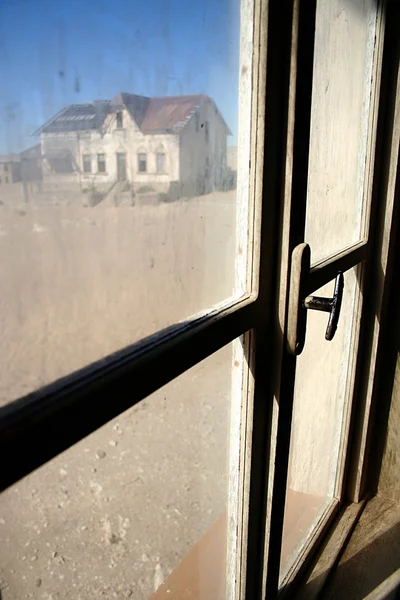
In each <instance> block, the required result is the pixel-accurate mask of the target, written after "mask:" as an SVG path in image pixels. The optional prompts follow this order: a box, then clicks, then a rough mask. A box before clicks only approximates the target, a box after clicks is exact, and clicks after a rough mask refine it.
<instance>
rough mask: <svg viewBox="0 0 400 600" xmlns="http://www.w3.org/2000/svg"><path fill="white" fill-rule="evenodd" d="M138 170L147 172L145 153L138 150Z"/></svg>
mask: <svg viewBox="0 0 400 600" xmlns="http://www.w3.org/2000/svg"><path fill="white" fill-rule="evenodd" d="M138 171H139V173H147V154H146V153H145V152H139V154H138Z"/></svg>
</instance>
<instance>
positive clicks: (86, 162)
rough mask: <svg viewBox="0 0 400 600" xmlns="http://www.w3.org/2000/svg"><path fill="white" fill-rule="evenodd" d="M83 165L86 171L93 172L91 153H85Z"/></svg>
mask: <svg viewBox="0 0 400 600" xmlns="http://www.w3.org/2000/svg"><path fill="white" fill-rule="evenodd" d="M82 166H83V172H84V173H91V172H92V157H91V155H90V154H88V153H85V154H83V155H82Z"/></svg>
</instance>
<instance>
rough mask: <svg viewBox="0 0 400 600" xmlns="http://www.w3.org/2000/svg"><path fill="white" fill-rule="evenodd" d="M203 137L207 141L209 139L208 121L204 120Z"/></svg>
mask: <svg viewBox="0 0 400 600" xmlns="http://www.w3.org/2000/svg"><path fill="white" fill-rule="evenodd" d="M204 137H205V140H206V142H208V140H209V139H210V129H209V125H208V121H206V122H205V123H204Z"/></svg>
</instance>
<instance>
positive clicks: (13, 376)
mask: <svg viewBox="0 0 400 600" xmlns="http://www.w3.org/2000/svg"><path fill="white" fill-rule="evenodd" d="M14 192H15V193H13V194H9V195H8V196H7V194H5V193H4V192H3V190H1V192H0V194H1V195H0V201H1V204H0V256H1V260H0V285H1V289H0V331H1V338H0V355H1V362H0V405H1V404H2V405H4V404H6V403H9V402H11V401H13V400H14V399H16V398H18V397H20V396H22V395H25V394H27V393H29V392H31V391H32V390H34V389H38V388H40V387H41V386H43V385H45V384H47V383H50V382H52V381H55V380H56V379H58V378H60V377H62V376H64V375H66V374H68V373H71V372H73V371H76V370H78V369H80V368H82V367H84V366H86V365H88V364H90V363H92V362H93V361H96V360H98V359H101V358H103V357H105V356H107V355H109V354H110V353H112V352H114V351H116V350H119V349H121V348H123V347H125V346H127V345H129V344H132V343H134V342H135V341H137V340H139V339H141V338H142V337H144V336H146V335H148V334H151V333H153V332H155V331H157V330H159V329H160V328H163V327H166V326H168V325H171V324H174V323H176V322H178V321H181V320H183V319H186V318H188V317H190V316H191V315H194V314H196V313H197V312H199V311H201V310H204V309H207V308H211V307H212V306H213V305H215V304H216V303H218V302H221V301H222V300H224V299H226V298H229V296H230V295H231V294H232V289H233V277H234V235H235V192H219V193H214V194H209V195H207V196H203V197H199V198H193V199H190V200H182V201H179V202H174V203H162V204H158V205H141V206H138V205H137V206H128V205H120V206H118V207H115V206H107V205H102V204H99V205H97V206H94V207H85V206H82V203H81V202H80V201H76V202H74V200H73V199H72V200H71V199H69V200H65V199H60V198H57V197H56V198H54V197H46V198H45V197H32V198H30V201H29V202H28V203H25V202H23V200H22V198H21V197H20V196H19V195H18V193H17V191H15V190H14ZM230 373H231V348H230V347H227V348H224V349H222V350H221V351H220V352H218V353H217V354H215V355H213V356H212V357H210V358H209V359H207V360H206V361H204V362H203V363H201V364H199V365H197V366H196V367H194V368H193V369H191V370H190V371H188V372H187V373H185V374H184V375H182V376H181V377H180V378H178V379H176V380H175V381H173V382H171V383H170V384H169V385H167V386H165V388H163V389H161V390H159V391H158V392H156V393H155V394H153V395H152V396H151V397H149V398H147V399H145V400H144V401H142V402H141V403H140V404H139V405H138V406H136V407H135V408H133V409H131V410H129V411H127V412H126V413H124V414H123V415H120V417H119V418H118V419H116V420H115V421H113V422H112V423H109V424H108V425H106V426H105V427H103V428H101V429H100V430H98V431H97V432H95V433H94V434H92V435H91V436H89V437H88V438H86V439H84V440H82V441H81V442H80V443H79V444H77V445H76V446H74V447H73V448H71V449H69V450H68V451H66V452H65V453H63V454H62V455H60V456H58V457H57V458H56V459H54V460H53V461H51V462H50V463H48V464H47V465H45V466H43V467H42V468H41V469H39V470H37V471H36V472H34V473H32V474H31V475H29V476H28V477H26V478H25V479H23V480H22V481H20V482H18V483H17V484H16V485H14V486H12V487H11V488H10V489H8V490H7V491H6V492H4V493H3V494H2V495H1V497H0V539H1V544H0V590H1V599H2V600H21V599H22V598H35V599H38V600H39V599H40V600H69V599H71V600H72V599H73V600H95V599H96V600H97V599H98V598H106V599H108V598H110V599H111V598H124V597H130V598H135V599H136V598H137V599H138V600H141V599H144V598H147V597H148V596H149V595H150V594H151V593H152V592H153V591H154V590H155V589H156V588H157V587H158V586H159V585H160V584H161V582H162V581H163V579H164V578H165V577H166V576H167V575H168V574H169V573H170V572H171V570H172V569H173V568H174V567H175V566H176V565H177V564H178V563H179V561H180V560H181V559H182V558H183V557H184V556H185V554H186V553H187V552H188V550H189V549H190V548H191V547H192V546H193V544H194V543H195V542H196V541H197V540H198V539H200V537H201V536H202V535H203V534H204V533H205V532H206V531H207V529H208V528H209V527H210V526H211V525H212V523H213V522H215V521H216V520H217V518H218V517H219V516H220V515H221V514H222V513H223V512H224V510H225V506H226V500H227V477H226V473H227V468H228V447H229V445H228V432H229V404H230V385H231V381H230V376H231V375H230ZM110 401H112V399H110ZM11 459H12V458H11V457H10V460H11Z"/></svg>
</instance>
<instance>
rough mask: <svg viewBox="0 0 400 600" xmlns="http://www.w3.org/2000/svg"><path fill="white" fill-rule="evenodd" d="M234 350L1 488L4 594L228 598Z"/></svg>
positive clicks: (8, 598) (74, 599)
mask: <svg viewBox="0 0 400 600" xmlns="http://www.w3.org/2000/svg"><path fill="white" fill-rule="evenodd" d="M233 346H234V344H230V345H229V346H227V347H225V348H223V349H222V350H220V351H219V352H217V353H216V354H214V355H212V356H211V357H209V358H208V359H206V360H205V361H203V362H202V363H199V364H198V365H196V366H195V367H194V368H192V369H191V370H189V371H187V372H186V373H185V374H183V375H182V376H181V377H179V378H177V379H175V380H174V381H172V382H171V383H169V384H168V385H167V386H165V387H163V388H161V389H160V390H158V391H157V392H156V393H155V394H153V395H151V396H149V397H148V398H147V399H146V400H144V401H142V402H141V403H139V404H138V405H136V406H135V407H133V408H132V409H130V410H128V411H126V412H125V413H123V414H121V415H120V416H119V417H118V418H117V419H114V420H113V421H111V422H110V423H108V424H107V425H105V426H104V427H102V428H101V429H99V430H98V431H96V432H95V433H93V434H92V435H90V436H89V437H87V438H86V439H84V440H82V441H80V442H79V443H78V444H76V445H75V446H73V447H72V448H70V449H69V450H67V451H66V452H64V453H62V454H60V455H59V456H58V457H57V458H55V459H54V460H52V461H51V462H49V463H48V464H46V465H44V466H43V467H41V468H40V469H38V470H37V471H35V472H33V473H31V474H30V475H29V476H27V477H25V478H24V479H23V480H21V481H19V482H18V483H16V484H15V485H13V486H11V487H10V488H9V489H8V490H6V491H5V492H3V494H2V495H1V496H0V539H1V544H0V590H1V597H2V600H23V599H25V598H34V599H38V600H39V599H46V600H50V599H53V600H58V599H59V600H78V599H79V600H94V599H96V600H97V599H99V600H100V599H104V600H111V599H114V598H118V599H123V598H132V599H135V600H142V599H146V598H149V597H152V594H153V593H154V592H157V590H158V592H157V594H156V595H155V596H154V599H157V600H159V599H160V598H167V597H168V594H170V593H171V597H172V596H173V594H172V592H174V594H175V595H174V597H179V598H182V597H183V593H184V592H185V597H196V598H207V599H211V598H215V599H217V598H218V599H221V600H222V599H223V598H225V597H226V596H225V592H226V585H227V568H226V563H227V552H228V549H229V548H230V551H231V552H232V551H234V549H233V548H232V547H230V543H229V538H228V532H227V518H228V516H229V520H230V522H231V521H232V519H233V520H235V516H236V513H235V509H234V506H235V505H236V502H235V498H236V492H235V490H234V489H233V488H232V483H231V481H230V479H229V478H228V474H229V466H230V465H231V466H232V464H233V463H234V462H235V459H234V457H233V454H235V453H236V450H235V449H234V448H233V445H232V441H231V440H232V432H233V429H232V427H233V423H234V421H235V415H234V413H235V411H236V409H237V407H235V405H234V403H233V402H232V391H231V388H232V363H233V356H232V355H233V352H232V350H233ZM235 358H236V359H237V354H235ZM232 461H233V463H232ZM228 583H229V578H228ZM197 592H198V593H197ZM189 593H190V594H192V595H189Z"/></svg>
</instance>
